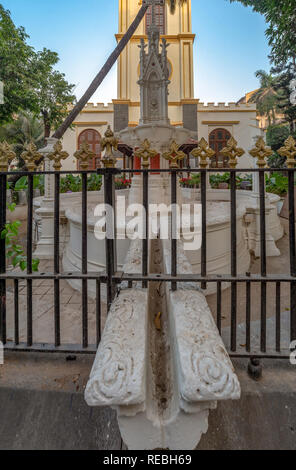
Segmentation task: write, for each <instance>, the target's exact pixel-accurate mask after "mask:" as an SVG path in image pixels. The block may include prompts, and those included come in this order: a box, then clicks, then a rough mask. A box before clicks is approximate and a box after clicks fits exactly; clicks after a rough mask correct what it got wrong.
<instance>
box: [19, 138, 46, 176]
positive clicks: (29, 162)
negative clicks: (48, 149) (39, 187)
mask: <svg viewBox="0 0 296 470" xmlns="http://www.w3.org/2000/svg"><path fill="white" fill-rule="evenodd" d="M21 158H22V159H23V160H24V162H25V164H26V167H27V169H28V171H35V170H36V168H37V165H36V162H38V161H39V160H41V159H42V155H41V153H39V152H38V151H37V147H36V145H35V144H34V143H33V142H30V143H29V144H27V145H25V150H24V152H23V153H22V154H21Z"/></svg>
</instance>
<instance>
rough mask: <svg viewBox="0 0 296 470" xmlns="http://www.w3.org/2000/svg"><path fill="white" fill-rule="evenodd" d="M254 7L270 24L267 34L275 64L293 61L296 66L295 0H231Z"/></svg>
mask: <svg viewBox="0 0 296 470" xmlns="http://www.w3.org/2000/svg"><path fill="white" fill-rule="evenodd" d="M230 1H231V2H240V3H243V4H244V5H246V6H251V7H253V10H254V11H257V12H259V13H262V14H263V15H264V17H265V20H266V22H267V24H268V27H267V30H266V36H267V38H268V42H269V45H270V47H271V56H270V58H271V60H272V62H273V63H274V64H275V65H283V64H287V63H288V62H290V61H291V62H292V64H293V65H294V67H295V68H296V41H295V37H296V3H295V0H230Z"/></svg>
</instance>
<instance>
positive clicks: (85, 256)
mask: <svg viewBox="0 0 296 470" xmlns="http://www.w3.org/2000/svg"><path fill="white" fill-rule="evenodd" d="M81 179H82V207H81V210H82V240H81V243H82V246H81V253H82V274H86V275H87V271H88V269H87V259H88V246H87V173H82V175H81ZM87 285H88V284H87V277H85V278H84V279H82V344H83V347H84V348H87V346H88V305H87V303H88V293H87Z"/></svg>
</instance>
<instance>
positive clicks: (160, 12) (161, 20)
mask: <svg viewBox="0 0 296 470" xmlns="http://www.w3.org/2000/svg"><path fill="white" fill-rule="evenodd" d="M155 22H156V25H157V26H159V29H160V34H165V5H155ZM151 23H152V6H150V7H149V8H148V10H147V13H146V34H147V32H148V28H149V26H150V25H151Z"/></svg>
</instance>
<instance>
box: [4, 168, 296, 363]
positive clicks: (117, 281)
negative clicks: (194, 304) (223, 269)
mask: <svg viewBox="0 0 296 470" xmlns="http://www.w3.org/2000/svg"><path fill="white" fill-rule="evenodd" d="M183 171H185V170H183ZM186 171H187V170H186ZM188 171H190V172H191V173H199V174H200V202H201V206H202V246H201V272H200V274H192V275H184V274H180V273H179V272H178V263H177V259H178V258H177V250H178V245H177V240H176V238H174V237H172V239H171V240H170V243H171V273H170V274H157V275H156V274H149V260H148V253H149V249H148V247H149V239H148V217H149V176H150V175H151V174H156V173H157V174H161V173H169V175H170V179H171V203H172V204H175V203H176V202H177V185H178V184H179V181H178V174H179V173H180V170H177V169H176V170H173V169H171V170H151V169H150V170H136V172H137V174H139V175H142V178H143V199H142V202H143V206H144V208H145V210H146V237H145V238H144V240H143V246H142V274H141V275H139V274H127V273H124V272H118V271H117V262H116V240H115V239H114V237H113V236H112V235H114V234H115V232H116V227H115V220H114V218H113V217H109V219H108V220H107V228H106V233H107V237H106V250H105V251H106V270H105V272H88V237H87V207H88V192H87V178H88V175H89V174H94V173H95V174H99V175H102V177H103V179H104V198H105V203H106V204H109V205H110V206H112V207H114V206H115V188H114V182H115V177H117V176H118V175H119V174H120V173H121V170H118V169H114V168H110V169H108V168H106V169H98V170H96V171H77V172H72V174H76V175H77V174H79V175H81V179H82V192H81V216H82V239H81V253H82V265H81V271H75V272H63V271H62V270H61V264H60V254H61V253H60V179H61V176H63V175H65V174H66V173H67V172H63V171H51V172H46V171H43V172H40V174H43V175H54V178H55V191H54V193H55V195H54V260H53V261H54V263H53V266H54V268H53V272H42V271H39V272H33V269H32V260H33V175H34V174H33V173H32V172H18V173H14V175H16V174H17V175H18V176H24V175H25V176H27V178H28V191H27V199H28V209H27V211H28V212H27V250H26V252H27V253H26V255H27V268H26V272H13V271H12V272H10V271H7V269H6V264H7V263H6V242H5V238H1V240H0V314H1V320H0V326H1V341H2V343H3V344H4V347H5V349H7V350H11V351H40V352H63V353H75V354H76V353H77V354H78V353H90V354H91V353H94V352H95V351H96V349H97V346H98V344H99V342H100V339H101V317H102V304H103V303H102V299H101V288H102V285H104V286H106V292H107V307H108V308H110V305H111V303H112V301H113V299H114V297H115V296H116V295H117V293H118V291H119V289H120V285H121V283H122V282H123V281H127V283H128V285H129V287H132V286H133V284H134V283H135V282H142V283H143V287H144V288H147V287H148V283H149V282H167V283H171V288H172V289H173V290H176V289H178V284H179V283H181V282H182V283H184V282H185V283H186V282H190V283H192V282H194V283H199V284H200V285H201V287H202V288H203V289H205V288H206V287H207V285H208V284H212V283H214V284H215V285H216V287H217V307H216V321H217V326H218V329H219V331H220V332H221V330H222V306H223V300H222V299H223V296H222V287H223V283H225V282H227V283H229V284H230V286H231V287H230V288H231V307H230V312H229V315H230V348H229V353H230V355H231V356H232V357H249V358H263V357H264V358H288V357H289V350H287V349H282V345H281V286H282V284H283V283H289V285H290V339H291V341H292V340H295V339H296V247H295V199H294V184H295V183H294V181H295V171H296V169H284V170H283V169H278V170H274V171H277V172H285V173H286V174H287V175H288V186H289V188H288V195H289V267H288V266H287V273H286V274H277V273H272V272H268V270H267V251H266V211H265V205H266V192H265V175H266V173H269V172H270V169H250V168H248V169H241V168H240V169H227V170H223V169H219V170H218V171H219V173H222V174H223V173H224V172H229V173H230V189H229V191H230V206H231V272H230V273H225V274H223V275H218V274H217V275H208V270H207V264H208V263H207V202H208V198H207V189H208V184H207V176H208V175H209V174H213V173H217V169H188ZM124 172H125V173H126V174H132V173H134V172H135V170H124ZM238 173H248V174H250V173H252V174H255V173H258V174H259V192H260V249H261V270H260V273H259V274H250V273H245V275H238V259H237V185H236V176H237V174H238ZM9 175H11V173H7V172H2V173H0V201H1V207H0V231H1V232H2V230H3V228H4V227H5V224H6V205H7V204H6V191H7V179H8V177H9ZM110 234H111V235H110ZM44 279H47V280H51V281H52V282H53V285H54V318H52V321H53V323H54V337H53V340H52V343H51V344H50V343H48V344H37V343H36V342H35V341H34V320H33V308H34V305H33V286H34V283H35V282H36V281H40V280H44ZM64 280H70V281H73V280H80V281H81V284H82V293H81V296H82V309H81V344H65V343H64V342H63V337H62V334H61V315H63V312H61V299H60V283H61V281H64ZM8 281H10V283H13V292H14V294H13V297H14V306H13V308H14V340H11V339H10V340H8V339H7V331H6V322H7V314H6V307H7V296H6V289H7V282H8ZM21 281H22V282H23V281H25V283H26V286H27V316H26V323H27V335H26V336H27V337H26V342H20V335H19V315H20V303H19V283H20V282H21ZM90 281H94V282H95V284H96V302H95V317H96V335H95V336H96V344H89V329H88V328H89V327H88V325H89V322H88V319H89V315H88V282H90ZM255 283H256V284H258V283H259V285H261V316H260V347H259V349H258V348H256V349H254V347H253V344H252V336H251V320H252V302H251V297H252V286H253V285H254V284H255ZM269 283H271V284H274V285H275V286H276V289H275V292H276V293H275V305H276V319H275V322H276V327H275V333H276V334H275V338H274V341H273V342H274V347H272V348H270V347H269V348H267V335H268V330H267V310H266V309H267V307H266V304H267V285H268V284H269ZM238 284H243V285H245V327H246V328H245V329H246V334H245V335H246V337H245V345H243V346H242V345H239V347H238V338H237V328H238V320H237V319H238V310H237V303H238V298H237V296H238Z"/></svg>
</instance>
